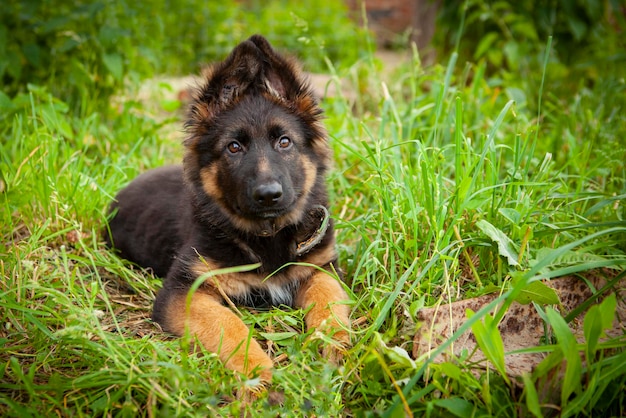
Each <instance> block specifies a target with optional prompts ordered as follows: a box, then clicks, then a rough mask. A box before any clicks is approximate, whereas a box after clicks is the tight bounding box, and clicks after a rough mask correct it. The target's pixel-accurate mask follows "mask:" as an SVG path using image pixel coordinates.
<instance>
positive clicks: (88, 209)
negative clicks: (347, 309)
mask: <svg viewBox="0 0 626 418" xmlns="http://www.w3.org/2000/svg"><path fill="white" fill-rule="evenodd" d="M131 3H132V4H131ZM538 3H541V5H539V4H538ZM570 4H571V2H566V1H553V2H548V3H545V2H532V1H523V2H517V3H516V4H509V3H508V2H496V3H492V2H484V1H466V2H446V4H445V5H444V7H443V9H442V11H441V15H440V19H439V21H438V27H439V28H440V29H441V30H440V31H439V33H438V35H437V37H436V40H435V47H436V48H437V50H438V59H437V64H434V65H432V66H424V65H422V63H421V61H420V57H419V55H418V54H417V53H416V51H413V53H412V54H411V56H410V58H409V59H408V60H407V62H405V63H404V64H402V65H401V66H399V67H398V68H396V69H395V70H394V71H393V72H392V73H391V74H389V71H382V69H383V68H384V67H385V63H383V62H381V61H380V60H379V59H378V58H377V57H376V55H374V53H373V50H374V49H375V48H374V46H373V45H374V42H373V41H372V39H371V37H370V35H369V34H368V33H367V31H366V30H364V29H360V28H357V27H355V25H354V24H353V23H352V22H351V21H350V20H349V19H348V18H347V13H346V11H345V9H344V8H343V7H342V6H341V5H340V4H339V2H334V1H322V0H319V1H314V2H307V6H306V7H304V6H302V4H301V2H289V1H278V0H276V1H272V2H270V4H268V3H267V2H263V4H261V2H249V3H245V6H242V5H241V4H240V3H236V2H230V1H224V2H220V3H219V5H214V2H198V1H195V0H187V1H183V2H168V1H150V2H144V1H139V2H126V1H119V2H109V1H96V2H83V3H81V2H73V3H72V4H71V5H70V4H69V3H67V2H64V1H50V2H39V1H19V2H18V1H9V2H5V3H4V4H3V7H2V10H1V11H0V16H1V19H0V77H1V79H2V89H1V91H0V236H1V237H2V239H1V244H2V246H1V247H0V257H1V258H0V274H1V275H2V281H1V282H0V415H6V416H21V417H27V416H53V415H60V416H94V415H96V416H137V415H140V416H176V415H181V416H207V415H216V416H217V415H222V416H228V415H233V416H236V415H239V414H240V413H242V412H244V411H248V412H250V413H251V414H253V416H265V415H267V416H277V415H279V414H283V415H285V416H288V415H296V416H299V415H302V416H341V415H345V416H406V415H411V414H414V415H416V416H421V415H426V416H449V415H450V414H452V415H455V416H460V417H465V416H467V417H469V416H529V415H534V416H541V415H547V416H550V415H562V416H572V415H591V416H623V415H624V414H625V413H626V390H625V389H626V366H625V365H626V350H624V348H625V347H626V339H625V338H624V337H621V338H616V339H610V340H599V335H601V334H602V330H603V328H604V327H605V325H606V323H607V322H608V320H612V319H613V317H614V313H613V311H612V309H611V306H610V304H606V305H603V307H602V309H592V310H590V311H589V313H587V316H586V317H585V319H584V321H585V337H586V341H585V344H580V345H579V344H577V343H576V342H575V340H573V336H572V335H571V332H569V330H568V328H567V327H566V326H565V324H566V321H569V320H571V318H566V319H564V318H563V317H562V316H560V315H559V314H557V313H556V311H554V310H552V309H551V308H550V307H543V308H542V309H544V310H545V322H546V330H549V331H550V332H547V336H548V337H549V336H550V335H553V336H554V337H552V338H547V339H546V345H544V346H541V347H539V348H537V350H540V351H544V352H546V353H547V354H549V355H548V356H547V357H546V360H545V361H544V362H543V363H542V364H541V366H540V367H538V368H537V370H536V371H535V372H533V374H531V375H526V376H524V377H523V379H520V380H519V381H516V380H513V381H511V380H510V379H509V378H508V377H507V376H506V375H504V374H501V373H500V372H499V371H498V370H499V369H498V365H499V364H501V363H502V362H503V361H504V353H502V352H499V351H498V350H497V347H495V349H494V350H493V351H492V355H491V356H489V361H490V364H491V365H492V366H491V368H490V371H488V372H484V373H475V372H473V371H475V370H476V369H475V366H476V365H474V364H471V363H469V362H467V361H464V360H463V359H450V361H448V362H446V363H442V364H430V362H429V361H428V359H424V358H418V359H412V358H410V357H409V356H408V354H407V353H409V352H411V346H412V342H411V340H412V336H413V334H414V328H415V324H414V320H415V315H416V312H417V311H418V310H419V309H420V308H422V307H425V306H433V305H435V304H437V303H441V302H443V303H445V302H448V301H453V300H458V299H464V298H467V297H472V296H476V295H479V294H483V293H487V292H498V293H499V294H500V293H501V296H499V298H498V301H500V302H506V303H504V304H503V305H502V306H503V307H502V308H501V309H500V311H498V313H495V314H493V313H490V312H487V311H484V312H483V311H481V312H479V313H478V315H476V316H475V317H474V321H475V322H476V320H479V321H481V322H484V324H485V325H484V327H485V329H486V330H487V331H488V333H490V335H492V336H494V335H495V336H497V335H498V333H497V330H496V329H495V325H494V324H493V323H492V322H493V321H491V320H489V318H491V317H492V314H493V315H494V316H495V318H496V321H495V322H497V318H498V315H500V314H501V313H502V312H503V311H502V309H506V306H507V303H508V302H510V301H511V300H513V299H514V298H515V297H516V294H519V293H520V292H521V291H522V290H523V289H525V288H526V286H528V285H529V283H531V282H533V281H536V280H537V279H538V278H540V277H548V278H551V277H557V276H560V275H563V274H572V273H576V274H579V275H580V276H581V277H582V278H584V277H586V275H587V274H588V273H589V272H590V271H592V270H593V271H596V273H595V274H598V273H597V269H598V268H604V269H605V270H602V272H604V273H602V274H607V277H617V278H618V279H619V278H620V277H623V276H624V268H625V266H626V255H625V252H626V222H625V219H624V217H625V215H626V210H625V198H626V171H625V168H624V161H626V140H625V139H624V138H626V94H625V93H626V91H625V90H626V82H625V75H626V74H625V71H624V68H625V64H626V62H625V61H626V56H625V52H624V51H626V45H625V43H626V41H625V39H626V37H625V36H624V30H625V29H626V23H625V21H624V9H623V6H620V5H619V4H618V3H617V2H616V3H612V2H579V3H576V6H575V7H574V6H572V7H570ZM256 32H259V33H263V34H265V35H266V36H268V37H269V39H270V41H272V42H273V43H274V44H275V46H277V47H279V48H280V49H285V50H288V51H290V52H291V53H293V54H294V55H297V56H299V57H300V58H301V59H302V60H303V61H304V63H305V65H306V66H307V68H308V69H309V70H312V71H319V72H322V71H323V72H327V73H329V74H330V75H331V84H336V83H339V80H343V81H342V83H343V84H342V89H340V90H339V93H338V94H335V95H333V96H330V97H328V98H326V99H325V100H324V103H323V104H324V107H325V109H326V114H327V121H326V122H327V126H328V128H329V132H330V133H331V136H332V144H333V148H334V150H335V160H336V165H335V168H334V170H333V172H332V173H331V176H330V178H329V187H330V191H331V196H332V198H333V199H332V200H333V208H332V209H333V210H332V211H333V214H334V216H335V218H336V220H337V226H338V242H339V243H340V255H341V264H342V266H343V267H344V269H345V271H346V278H347V280H346V287H347V290H348V291H349V292H350V294H351V295H352V297H353V300H354V306H353V320H354V321H355V331H354V337H353V341H354V347H353V348H352V349H351V350H350V351H349V352H348V353H347V355H346V359H345V364H344V366H343V367H341V368H340V369H336V368H334V367H332V366H331V365H330V364H328V363H327V362H326V361H325V359H320V358H319V356H318V354H317V353H318V351H319V346H320V344H323V341H320V340H319V339H316V338H315V336H314V335H309V334H306V333H303V324H302V316H303V313H302V312H300V311H295V312H293V311H282V310H279V309H274V310H272V311H271V312H256V313H252V312H249V311H245V310H244V311H242V315H243V317H244V320H245V321H246V323H248V324H250V325H251V326H253V327H254V328H255V333H256V336H257V337H258V338H259V339H261V340H263V341H265V343H266V345H267V347H268V350H270V351H271V352H272V353H273V356H274V357H275V358H277V359H278V363H277V372H276V376H275V381H274V385H273V387H272V388H271V389H270V391H268V392H265V393H262V394H260V395H259V398H258V399H257V400H255V401H253V402H245V401H243V400H241V399H239V398H238V397H237V393H238V389H239V388H240V387H241V385H242V383H241V381H240V380H239V379H238V377H237V376H234V375H233V374H232V373H231V372H230V371H228V370H226V369H224V368H223V367H222V365H221V364H220V363H219V361H218V360H217V359H216V357H215V356H213V355H210V354H209V353H204V355H197V354H193V355H192V354H189V352H188V350H187V347H188V344H189V341H185V340H184V339H172V338H168V337H167V336H165V335H163V334H162V333H160V332H159V330H158V329H157V328H156V327H155V326H154V325H152V324H151V322H150V321H149V319H148V318H149V316H150V309H151V302H152V298H153V296H154V292H155V291H156V289H158V287H159V286H160V281H159V279H158V278H154V277H152V276H151V275H149V274H147V273H145V272H142V271H140V270H138V269H136V268H134V267H132V266H129V265H128V264H125V263H123V262H122V261H121V260H119V259H118V258H116V257H115V256H113V255H112V254H111V253H110V252H108V251H107V250H106V249H105V248H104V246H103V244H102V242H101V236H100V231H101V229H102V225H103V223H104V221H105V211H106V207H107V205H108V203H109V202H110V201H111V200H112V199H113V196H114V194H115V193H116V192H117V191H118V190H119V189H120V188H122V187H123V186H124V185H125V184H127V183H128V182H129V181H130V180H131V179H132V178H134V177H135V176H136V175H137V174H138V173H139V172H142V171H144V170H146V169H148V168H151V167H156V166H159V165H162V164H165V163H172V162H177V161H179V159H180V153H181V149H180V148H181V146H180V139H181V136H182V134H181V132H180V129H181V128H180V126H181V122H180V121H181V118H182V114H181V112H180V110H177V109H176V108H177V106H178V104H177V103H172V101H171V100H169V99H167V100H166V99H165V98H164V97H165V96H163V97H161V98H158V99H157V100H155V101H151V100H149V101H145V100H140V99H141V96H138V95H137V94H136V92H137V85H138V83H139V82H140V81H142V80H144V79H146V78H148V77H152V76H154V75H156V74H170V75H172V74H189V73H195V72H197V70H198V69H199V66H200V64H201V63H204V62H207V61H210V60H213V59H216V58H222V57H223V56H224V55H225V54H226V53H228V51H229V50H230V48H231V47H232V46H234V45H235V44H237V43H238V42H239V41H240V40H242V39H244V38H245V37H247V36H248V35H250V34H252V33H256ZM550 35H551V36H552V38H550ZM383 74H385V75H383ZM159 87H160V88H161V94H163V95H167V91H168V89H169V87H168V86H167V85H164V84H162V83H161V84H159ZM494 231H495V233H494ZM494 237H495V238H494ZM538 306H540V305H538ZM540 307H541V306H540ZM607 318H608V320H607ZM468 326H469V325H468ZM475 332H478V331H475ZM495 340H497V337H493V338H492V339H491V340H487V342H486V343H487V344H488V343H489V341H495ZM451 342H452V340H450V341H448V342H447V343H446V345H447V344H449V343H451ZM581 356H582V359H583V360H584V361H581ZM563 362H564V364H565V371H564V372H563V374H562V375H560V376H561V377H559V379H556V381H557V382H558V383H559V384H557V385H556V386H554V387H550V386H548V387H549V388H550V389H549V390H547V391H546V392H545V393H544V392H542V391H541V390H540V391H537V387H539V388H542V387H543V388H545V387H546V386H545V385H543V386H542V382H544V381H546V380H549V379H550V376H553V375H554V374H558V367H559V365H560V364H561V363H563ZM552 381H554V379H553V380H552ZM277 393H283V394H284V399H282V402H276V400H275V399H276V398H277V397H278V398H280V396H277V395H276V394H277Z"/></svg>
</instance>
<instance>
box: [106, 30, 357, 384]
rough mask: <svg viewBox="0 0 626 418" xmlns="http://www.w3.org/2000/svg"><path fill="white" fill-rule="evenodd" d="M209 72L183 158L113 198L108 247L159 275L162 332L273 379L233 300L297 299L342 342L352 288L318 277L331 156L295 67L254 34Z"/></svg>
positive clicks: (293, 302)
mask: <svg viewBox="0 0 626 418" xmlns="http://www.w3.org/2000/svg"><path fill="white" fill-rule="evenodd" d="M205 77H206V79H205V81H204V83H203V84H202V85H201V86H199V88H198V89H197V91H195V94H194V97H193V100H192V103H191V105H190V109H189V114H188V120H187V122H186V128H187V136H186V139H185V141H184V145H185V148H186V150H185V156H184V160H183V165H182V166H171V167H162V168H158V169H155V170H152V171H149V172H147V173H144V174H142V175H140V176H139V177H138V178H137V179H135V180H134V181H133V182H131V183H130V185H129V186H128V187H126V188H125V189H123V190H122V191H121V192H120V193H119V194H118V195H117V198H116V201H115V202H114V203H113V204H112V205H111V215H110V216H111V218H110V222H109V229H108V234H107V243H108V244H109V246H111V247H113V248H115V249H116V250H117V251H118V252H119V254H120V255H121V256H122V257H124V258H126V259H128V260H130V261H132V262H134V263H136V264H138V265H140V266H142V267H144V268H150V269H152V270H153V271H154V273H155V274H156V275H159V276H161V277H164V278H165V280H164V283H163V288H162V289H161V290H160V291H159V292H158V294H157V297H156V300H155V302H154V312H153V319H154V320H155V321H156V322H158V323H159V324H160V325H161V327H162V328H163V329H164V330H165V331H168V332H171V333H174V334H176V335H182V334H183V333H185V330H188V331H189V332H190V334H191V335H192V336H194V337H195V338H197V340H198V341H199V342H201V343H202V344H203V345H204V347H205V348H206V349H207V350H210V351H212V352H215V353H217V354H218V355H219V357H220V359H221V360H222V361H223V362H224V363H225V364H226V366H227V367H229V368H231V369H233V370H235V371H237V372H241V373H244V374H245V375H247V376H254V375H259V376H260V378H261V380H262V381H263V382H268V381H270V380H271V375H272V372H271V368H272V360H271V359H270V357H269V356H268V355H267V354H266V353H265V352H264V351H263V349H262V348H261V346H260V345H259V344H258V342H257V341H255V340H254V339H251V338H250V337H249V334H250V331H249V330H248V328H247V327H246V325H245V324H244V323H243V322H242V320H241V319H240V318H239V317H238V316H237V315H236V314H235V313H234V312H233V311H231V309H229V307H228V305H232V304H239V305H245V306H250V307H256V308H266V307H272V306H278V305H288V306H292V307H297V308H304V309H307V310H308V312H307V314H306V317H305V322H306V326H307V328H309V329H311V328H317V329H320V330H322V331H324V332H327V333H329V334H332V335H333V336H334V339H335V340H336V341H337V342H338V343H339V344H338V346H346V345H347V344H348V343H349V324H350V320H349V315H350V309H349V307H348V306H347V305H346V304H345V302H346V301H347V300H348V296H347V294H346V292H345V291H344V289H343V288H342V285H341V284H340V283H339V282H338V281H337V280H336V279H335V278H334V277H333V276H331V275H330V274H328V273H327V271H333V270H334V266H335V263H336V260H337V255H336V252H335V238H334V233H333V224H332V220H330V219H329V216H328V210H327V207H328V198H327V193H326V187H325V184H324V182H325V173H326V170H327V168H328V165H329V163H330V160H331V151H330V148H329V146H328V139H327V134H326V131H325V129H324V127H323V125H322V123H321V118H322V110H321V109H320V108H319V106H318V103H317V100H316V98H315V97H314V95H313V93H312V91H311V88H310V87H309V86H308V85H307V83H306V82H305V81H304V79H303V77H302V75H301V72H300V70H299V67H298V65H297V64H296V62H295V61H293V60H291V59H288V58H286V57H283V56H281V55H279V54H278V53H276V52H275V51H274V50H273V49H272V47H271V46H270V44H269V43H268V42H267V40H265V38H263V37H262V36H259V35H255V36H252V37H251V38H250V39H248V40H246V41H245V42H243V43H241V44H239V45H238V46H237V47H236V48H235V49H234V50H233V51H232V53H231V54H230V55H229V56H228V57H227V58H226V60H224V61H223V62H221V63H218V64H216V65H213V66H212V67H211V68H209V70H208V71H207V72H206V74H205ZM251 264H258V267H257V268H256V269H254V270H251V271H247V272H240V273H228V274H226V273H225V274H218V275H211V274H207V273H209V272H214V271H217V270H220V269H224V268H228V267H235V266H243V265H251ZM203 275H204V276H205V277H208V278H207V279H206V280H205V281H204V282H203V284H202V285H201V286H200V287H199V288H198V289H197V291H195V292H194V293H193V295H191V296H190V302H189V303H188V302H187V299H188V294H189V293H190V288H191V287H192V285H193V283H194V281H196V280H197V279H198V278H199V277H200V276H203ZM337 350H338V348H337V347H335V348H332V347H331V352H330V353H334V354H339V353H338V351H337Z"/></svg>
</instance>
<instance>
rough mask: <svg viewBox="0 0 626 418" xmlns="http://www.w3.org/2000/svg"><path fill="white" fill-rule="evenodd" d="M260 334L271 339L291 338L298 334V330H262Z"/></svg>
mask: <svg viewBox="0 0 626 418" xmlns="http://www.w3.org/2000/svg"><path fill="white" fill-rule="evenodd" d="M259 334H260V335H262V336H263V338H265V339H266V340H269V341H283V340H289V339H291V338H293V337H295V336H296V335H298V333H297V332H260V333H259Z"/></svg>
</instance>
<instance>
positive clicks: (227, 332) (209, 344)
mask: <svg viewBox="0 0 626 418" xmlns="http://www.w3.org/2000/svg"><path fill="white" fill-rule="evenodd" d="M186 299H187V295H186V294H181V295H178V296H174V297H172V300H170V302H169V305H168V308H167V327H168V328H169V329H170V330H171V331H172V332H174V333H176V334H178V335H184V333H185V330H186V329H188V330H189V332H190V333H191V335H193V336H194V337H196V338H197V339H198V341H200V343H201V344H202V345H203V346H204V348H205V349H207V350H209V351H211V352H214V353H217V354H218V356H219V358H220V360H221V361H223V362H224V364H225V365H226V367H228V368H230V369H232V370H235V371H238V372H240V373H243V374H245V375H248V376H253V375H254V374H256V373H259V376H260V378H261V380H262V381H264V382H269V381H270V380H271V378H272V372H271V368H272V366H273V363H272V360H271V359H270V358H269V356H268V355H267V354H266V353H265V352H264V351H263V349H262V348H261V346H260V345H259V343H258V342H257V341H256V340H254V339H253V338H251V337H250V331H249V330H248V327H246V325H245V324H244V323H243V321H242V320H241V319H240V318H239V317H238V316H237V315H235V313H233V312H232V311H231V310H230V309H228V308H227V307H225V306H223V305H222V304H221V301H220V298H219V297H218V296H215V295H212V294H210V293H208V292H205V291H201V290H200V291H197V292H196V293H195V294H194V295H193V297H192V299H191V303H190V305H189V307H187V306H186ZM183 312H184V313H185V314H182V313H183Z"/></svg>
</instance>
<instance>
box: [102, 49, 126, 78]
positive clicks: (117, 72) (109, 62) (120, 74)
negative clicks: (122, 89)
mask: <svg viewBox="0 0 626 418" xmlns="http://www.w3.org/2000/svg"><path fill="white" fill-rule="evenodd" d="M102 62H104V66H105V67H106V68H107V70H109V72H110V73H111V75H112V76H113V78H115V79H116V80H117V81H122V79H123V78H124V64H123V61H122V56H121V55H120V54H104V55H102Z"/></svg>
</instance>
